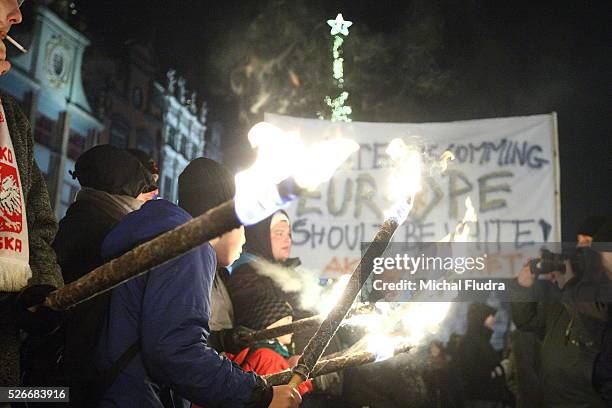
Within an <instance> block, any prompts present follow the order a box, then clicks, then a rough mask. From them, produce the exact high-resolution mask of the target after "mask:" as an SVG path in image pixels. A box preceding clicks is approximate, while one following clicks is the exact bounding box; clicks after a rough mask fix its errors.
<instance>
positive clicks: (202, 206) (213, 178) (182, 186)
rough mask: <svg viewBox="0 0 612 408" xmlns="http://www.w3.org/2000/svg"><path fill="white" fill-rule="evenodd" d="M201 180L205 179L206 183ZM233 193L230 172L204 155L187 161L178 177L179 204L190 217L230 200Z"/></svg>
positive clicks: (233, 186)
mask: <svg viewBox="0 0 612 408" xmlns="http://www.w3.org/2000/svg"><path fill="white" fill-rule="evenodd" d="M202 180H206V183H203V182H202ZM235 194H236V187H235V183H234V177H233V176H232V174H231V173H230V172H229V171H228V170H227V168H225V167H223V166H221V165H219V163H217V162H215V161H214V160H211V159H207V158H205V157H200V158H197V159H195V160H193V161H192V162H191V163H189V164H188V165H187V167H185V170H183V172H182V173H181V174H180V176H179V179H178V203H179V206H180V207H181V208H183V209H184V210H185V211H187V212H188V213H189V214H191V216H192V217H197V216H198V215H201V214H203V213H205V212H206V211H208V210H210V209H211V208H214V207H216V206H218V205H219V204H222V203H224V202H225V201H227V200H231V199H232V198H234V195H235Z"/></svg>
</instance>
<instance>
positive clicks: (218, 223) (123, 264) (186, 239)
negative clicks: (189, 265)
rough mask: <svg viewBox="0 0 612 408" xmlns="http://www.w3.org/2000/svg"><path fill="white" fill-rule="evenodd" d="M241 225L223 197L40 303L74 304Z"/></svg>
mask: <svg viewBox="0 0 612 408" xmlns="http://www.w3.org/2000/svg"><path fill="white" fill-rule="evenodd" d="M241 225H242V224H241V222H240V220H239V219H238V216H237V215H236V212H235V210H234V200H229V201H226V202H225V203H223V204H221V205H219V206H217V207H215V208H213V209H211V210H209V211H207V212H206V213H204V214H202V215H200V216H198V217H196V218H194V219H193V220H191V221H189V222H187V223H185V224H183V225H180V226H178V227H176V228H175V229H173V230H171V231H168V232H165V233H163V234H161V235H159V236H158V237H156V238H154V239H152V240H151V241H148V242H145V243H144V244H141V245H139V246H137V247H136V248H134V249H132V250H130V251H128V252H126V253H125V254H123V255H121V256H120V257H118V258H116V259H113V260H112V261H110V262H108V263H106V264H104V265H101V266H99V267H98V268H96V269H94V270H93V271H92V272H90V273H88V274H87V275H85V276H83V277H81V278H79V279H77V280H76V281H74V282H71V283H69V284H68V285H66V286H64V287H63V288H60V289H57V290H55V291H53V292H51V293H50V294H49V295H48V296H47V299H46V300H45V302H44V305H45V306H47V307H50V308H51V309H54V310H66V309H68V308H71V307H73V306H76V305H77V304H79V303H81V302H84V301H86V300H87V299H91V298H92V297H94V296H97V295H99V294H101V293H104V292H106V291H108V290H111V289H113V288H114V287H116V286H118V285H120V284H122V283H124V282H126V281H127V280H129V279H132V278H135V277H136V276H139V275H142V274H143V273H145V272H147V271H148V270H150V269H151V268H154V267H156V266H159V265H161V264H163V263H165V262H167V261H170V260H172V259H174V258H175V257H177V256H179V255H181V254H184V253H185V252H187V251H189V250H191V249H193V248H195V247H197V246H199V245H202V244H204V243H205V242H208V241H210V240H211V239H213V238H216V237H219V236H221V235H223V234H224V233H226V232H229V231H231V230H233V229H235V228H238V227H240V226H241Z"/></svg>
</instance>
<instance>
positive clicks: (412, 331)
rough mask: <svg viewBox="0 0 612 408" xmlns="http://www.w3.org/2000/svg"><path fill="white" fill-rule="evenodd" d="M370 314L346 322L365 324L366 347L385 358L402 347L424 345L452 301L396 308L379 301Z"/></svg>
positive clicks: (357, 316) (448, 309)
mask: <svg viewBox="0 0 612 408" xmlns="http://www.w3.org/2000/svg"><path fill="white" fill-rule="evenodd" d="M375 306H376V309H375V310H374V311H371V312H370V313H368V314H358V315H355V316H351V317H350V318H349V319H347V320H346V321H345V324H349V325H355V326H360V327H363V328H365V329H366V330H367V333H368V334H367V335H366V336H365V338H364V339H363V341H364V342H365V348H366V350H367V351H369V352H370V353H373V354H374V355H375V356H376V361H382V360H385V359H387V358H390V357H391V356H393V354H394V351H395V350H396V349H397V348H399V346H404V345H414V346H417V345H419V344H422V343H423V341H424V340H425V339H426V337H427V336H429V335H434V334H436V333H437V332H438V330H439V329H440V325H441V323H442V322H443V321H444V319H445V318H446V316H447V315H448V312H449V311H450V309H451V306H452V303H451V302H410V303H402V304H400V305H399V306H398V307H395V308H393V306H392V305H391V304H389V303H383V302H378V303H376V305H375ZM362 347H363V345H362Z"/></svg>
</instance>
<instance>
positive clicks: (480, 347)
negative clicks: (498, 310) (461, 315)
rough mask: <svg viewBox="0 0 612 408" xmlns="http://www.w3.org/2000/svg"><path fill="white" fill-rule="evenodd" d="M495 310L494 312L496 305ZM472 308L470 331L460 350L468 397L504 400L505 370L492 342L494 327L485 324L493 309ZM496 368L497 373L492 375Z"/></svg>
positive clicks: (463, 377) (462, 372)
mask: <svg viewBox="0 0 612 408" xmlns="http://www.w3.org/2000/svg"><path fill="white" fill-rule="evenodd" d="M472 306H473V305H472ZM485 307H486V306H485ZM491 310H493V313H494V309H491ZM471 311H472V310H470V312H471ZM470 312H468V328H467V331H466V333H465V335H464V336H463V338H462V339H461V341H460V343H459V346H458V350H457V364H458V368H459V371H460V374H461V378H462V380H463V391H464V395H465V400H466V401H502V399H503V398H504V390H505V388H504V384H505V383H504V377H503V374H502V373H500V372H499V370H501V367H500V362H501V359H500V358H499V355H498V354H497V351H495V349H494V348H493V346H492V345H491V335H492V334H493V331H492V330H491V329H488V328H487V327H485V326H484V325H483V323H484V321H485V319H486V318H487V316H488V315H490V314H492V313H491V312H490V311H487V310H484V309H483V310H482V311H476V313H470ZM479 312H480V313H479ZM496 368H497V373H496V374H495V375H492V373H494V372H496ZM500 374H502V375H500Z"/></svg>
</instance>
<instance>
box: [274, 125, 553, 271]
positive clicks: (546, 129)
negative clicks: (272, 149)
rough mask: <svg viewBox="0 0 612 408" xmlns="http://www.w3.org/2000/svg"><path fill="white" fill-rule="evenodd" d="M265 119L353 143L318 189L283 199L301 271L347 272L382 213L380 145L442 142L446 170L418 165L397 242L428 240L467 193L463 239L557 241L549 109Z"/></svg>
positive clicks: (385, 171)
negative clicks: (448, 155) (472, 221)
mask: <svg viewBox="0 0 612 408" xmlns="http://www.w3.org/2000/svg"><path fill="white" fill-rule="evenodd" d="M265 120H266V122H269V123H271V124H273V125H275V126H278V127H280V128H281V129H284V130H286V131H297V132H299V133H300V135H301V136H302V138H303V139H304V140H305V141H306V142H307V143H310V142H313V141H315V140H320V139H322V138H329V137H334V136H336V135H342V136H344V137H347V138H350V139H353V140H355V141H356V142H358V143H359V144H360V146H361V147H360V149H359V151H358V152H356V153H355V154H354V155H353V156H352V157H351V158H350V159H349V161H347V163H346V165H345V166H344V167H343V168H342V169H340V170H339V171H338V172H337V173H336V174H335V175H334V177H333V178H332V180H330V182H328V183H326V184H324V185H322V186H321V187H320V188H319V189H318V190H316V191H314V192H312V193H310V194H308V195H306V196H304V197H303V198H301V199H300V200H298V201H297V202H295V203H293V204H292V205H291V207H289V210H288V211H289V214H290V216H291V219H292V223H293V225H292V232H293V241H294V246H293V250H292V256H299V257H300V258H301V260H302V263H303V264H304V266H305V267H306V268H308V269H312V270H317V271H320V272H322V275H323V276H328V277H333V276H337V275H338V274H342V273H347V272H351V271H352V269H353V267H354V266H355V265H356V263H357V261H358V260H359V258H360V244H361V242H367V241H369V240H370V239H371V238H372V237H373V235H374V233H375V232H376V230H377V228H378V226H379V225H380V224H381V223H382V221H383V211H384V210H385V209H387V208H388V207H389V206H390V205H391V202H389V200H388V199H387V196H388V193H389V191H390V189H392V188H393V186H389V185H388V175H389V168H388V165H389V160H388V157H387V155H386V154H385V149H386V148H387V145H388V143H389V142H390V141H391V140H393V139H395V138H401V139H403V140H404V141H406V142H407V143H412V142H418V143H420V144H421V146H422V147H423V148H424V149H425V152H427V154H428V155H430V156H431V157H439V156H440V155H441V154H442V153H443V152H444V151H446V150H449V151H451V152H452V153H453V154H454V155H455V160H454V161H453V162H451V163H449V168H448V170H447V171H446V172H444V173H442V174H438V175H432V176H428V175H427V174H425V173H424V177H423V190H422V192H421V193H419V194H418V195H417V200H416V202H415V207H414V209H413V211H412V213H411V215H410V217H409V219H408V220H407V221H406V223H405V224H404V225H403V226H402V227H401V228H400V229H399V230H398V231H397V232H396V235H395V238H394V241H397V242H433V241H438V240H440V239H441V238H442V237H444V236H445V235H446V234H447V233H449V232H451V231H453V230H454V228H455V226H456V225H457V223H458V222H459V221H460V220H461V219H462V217H463V215H464V213H465V210H466V209H465V204H464V202H465V199H466V197H468V196H469V197H470V198H471V201H472V203H473V205H474V207H475V209H476V212H477V217H478V221H477V223H476V225H475V226H474V227H473V228H472V229H471V233H470V240H471V241H477V242H493V243H495V242H508V243H515V245H516V246H517V248H518V247H520V246H521V245H523V244H524V243H533V242H536V243H537V242H560V238H561V222H560V204H559V202H560V196H559V194H560V192H559V159H558V157H559V156H558V148H557V127H556V115H555V114H554V113H551V114H546V115H534V116H523V117H510V118H495V119H481V120H468V121H458V122H445V123H368V122H350V123H344V122H334V123H332V122H329V121H324V120H318V119H303V118H295V117H288V116H281V115H274V114H266V117H265Z"/></svg>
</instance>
